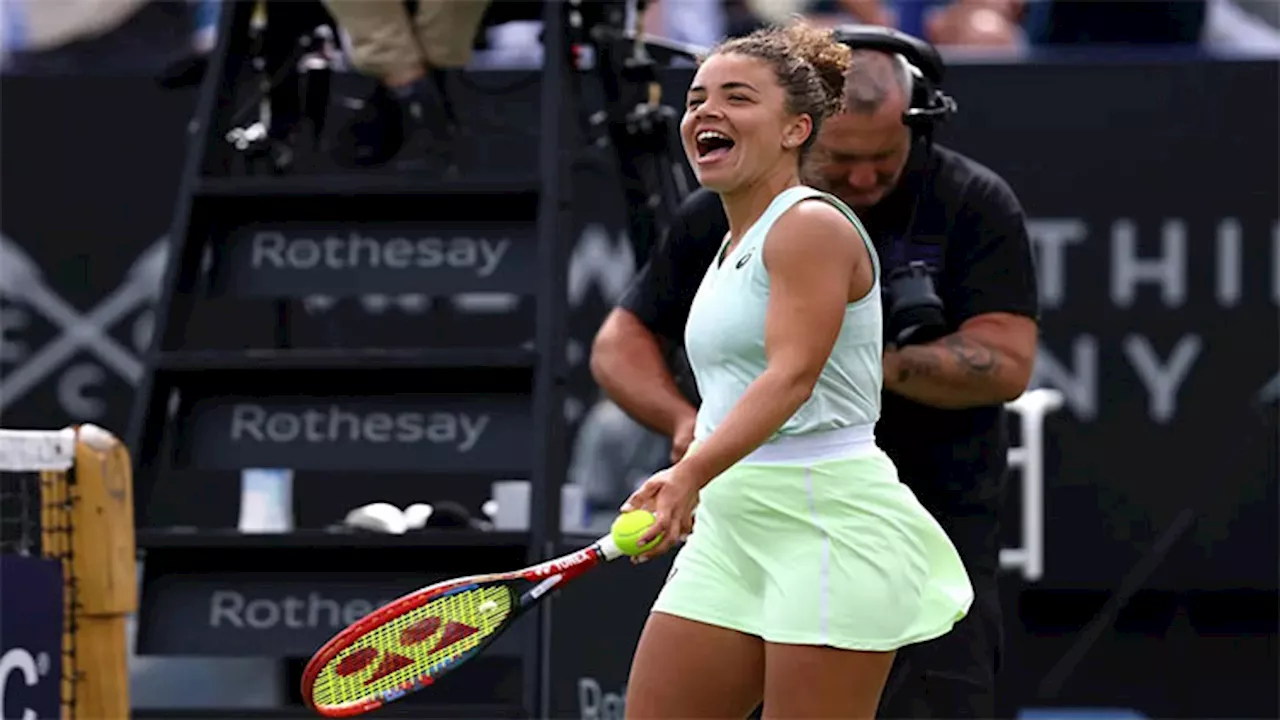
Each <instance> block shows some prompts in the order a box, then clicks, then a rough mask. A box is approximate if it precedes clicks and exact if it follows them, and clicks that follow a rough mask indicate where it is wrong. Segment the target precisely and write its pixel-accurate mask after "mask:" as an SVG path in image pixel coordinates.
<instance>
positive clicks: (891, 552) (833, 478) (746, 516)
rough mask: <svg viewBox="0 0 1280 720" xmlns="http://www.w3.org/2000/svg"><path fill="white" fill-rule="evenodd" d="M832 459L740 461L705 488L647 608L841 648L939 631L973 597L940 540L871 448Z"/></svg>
mask: <svg viewBox="0 0 1280 720" xmlns="http://www.w3.org/2000/svg"><path fill="white" fill-rule="evenodd" d="M843 454H844V455H852V456H851V457H849V456H846V457H835V458H831V457H830V453H826V457H821V456H820V457H819V459H817V460H815V461H809V462H799V461H797V458H794V457H792V458H788V459H787V461H785V462H755V461H753V459H752V457H749V458H747V460H744V461H743V462H741V463H739V464H737V465H735V466H734V467H732V468H730V469H729V470H728V471H727V472H725V473H724V474H723V475H721V476H720V477H717V478H716V479H715V480H713V481H712V482H711V483H709V484H708V485H707V486H706V487H705V488H703V490H702V493H701V496H700V502H699V506H698V509H697V511H696V514H695V523H694V529H693V534H692V535H691V536H690V537H689V539H688V541H687V542H686V543H685V545H684V546H683V548H682V549H681V550H680V552H679V554H678V555H677V556H676V559H675V561H674V564H673V567H672V570H671V574H670V576H668V578H667V582H666V584H665V585H664V586H663V588H662V591H661V593H659V595H658V598H657V600H656V601H655V603H654V605H653V610H654V611H656V612H662V613H667V614H670V615H676V616H678V617H682V618H687V619H689V620H694V621H697V622H702V623H707V624H710V625H716V626H719V627H725V628H730V629H733V630H737V631H740V632H744V633H747V634H750V635H755V636H758V637H760V638H763V639H764V640H766V641H768V642H774V643H786V644H796V645H825V646H830V647H836V648H843V649H847V650H869V651H887V650H894V649H897V648H900V647H902V646H904V645H910V644H912V643H918V642H923V641H925V640H931V639H933V638H936V637H939V636H941V635H944V634H946V633H947V632H948V631H950V630H951V627H952V626H953V625H954V624H955V623H956V622H957V621H959V620H960V619H961V618H963V617H964V616H965V614H966V613H967V612H968V610H969V605H970V603H971V602H972V601H973V589H972V587H971V586H970V584H969V577H968V574H967V573H966V572H965V568H964V564H963V563H962V562H961V560H960V556H959V555H958V554H957V553H956V549H955V547H954V546H953V545H952V544H951V540H950V539H949V538H948V537H947V535H946V533H945V532H944V531H943V529H942V528H941V527H940V526H939V525H938V522H937V521H936V520H935V519H934V518H933V516H932V515H930V514H929V512H928V511H926V510H925V509H924V507H923V506H921V505H920V503H919V501H918V500H916V497H915V495H914V494H913V493H912V492H911V490H910V488H908V487H907V486H906V485H904V484H902V483H901V482H899V480H898V474H897V470H896V469H895V468H894V465H893V462H892V461H891V460H890V459H889V457H888V456H887V455H885V454H884V453H883V452H882V451H881V450H880V449H879V448H877V447H875V446H874V444H873V443H871V444H867V445H864V446H863V447H861V448H859V449H858V450H857V452H852V453H843ZM775 456H776V454H775Z"/></svg>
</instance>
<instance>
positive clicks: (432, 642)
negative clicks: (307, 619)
mask: <svg viewBox="0 0 1280 720" xmlns="http://www.w3.org/2000/svg"><path fill="white" fill-rule="evenodd" d="M519 611H520V603H519V597H518V595H517V594H516V588H515V587H514V586H513V583H512V582H511V581H510V579H497V578H495V577H493V576H491V577H489V578H484V577H477V578H473V579H469V580H468V579H463V580H453V581H449V582H445V583H441V584H438V585H433V586H431V587H428V588H423V589H422V590H419V591H417V592H414V593H411V594H409V595H406V596H404V597H402V598H400V599H399V600H395V601H393V602H391V603H388V604H387V605H385V606H383V607H382V608H379V609H378V610H376V611H374V612H373V613H370V614H369V615H366V616H365V617H363V618H361V619H360V620H358V621H357V622H355V623H354V624H352V625H351V626H350V627H348V628H347V629H345V630H343V631H342V632H340V633H338V634H337V635H335V636H334V637H333V638H332V639H331V640H329V642H327V643H325V645H324V646H323V647H321V648H320V650H318V651H317V652H316V654H315V655H314V656H313V657H312V658H311V661H310V662H309V663H307V667H306V670H305V671H304V672H303V675H302V696H303V698H304V699H305V701H306V703H307V705H308V706H309V707H310V708H311V709H313V710H315V711H316V712H317V713H319V714H321V715H324V716H326V717H351V716H353V715H360V714H363V713H366V712H369V711H371V710H375V709H377V708H379V707H382V706H383V705H385V704H387V703H388V702H391V701H393V700H397V699H399V698H401V697H403V696H405V695H407V694H409V693H412V692H417V691H418V690H421V689H423V688H425V687H427V686H429V685H431V684H432V683H434V682H435V681H436V680H438V679H439V678H440V677H442V676H443V675H445V674H446V673H448V672H449V671H451V670H453V669H454V668H456V667H458V666H459V665H461V664H462V663H464V662H466V661H467V660H469V659H471V658H472V657H474V656H476V655H478V654H479V653H480V652H481V651H483V650H484V649H485V648H486V647H487V646H488V645H489V644H490V643H492V642H493V640H494V639H496V638H497V637H498V636H499V635H501V634H502V632H503V631H504V630H506V629H507V627H508V626H510V624H511V623H512V622H513V621H514V620H515V618H516V617H517V616H518V615H519V614H520V612H519Z"/></svg>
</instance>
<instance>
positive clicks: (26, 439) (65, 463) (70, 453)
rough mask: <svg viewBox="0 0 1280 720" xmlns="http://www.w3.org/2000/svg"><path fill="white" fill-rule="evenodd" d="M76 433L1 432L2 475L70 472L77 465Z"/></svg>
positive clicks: (71, 430) (50, 431) (73, 431)
mask: <svg viewBox="0 0 1280 720" xmlns="http://www.w3.org/2000/svg"><path fill="white" fill-rule="evenodd" d="M75 456H76V431H75V430H73V429H71V428H64V429H62V430H5V429H0V472H36V471H39V470H69V469H71V466H72V465H73V464H74V463H75Z"/></svg>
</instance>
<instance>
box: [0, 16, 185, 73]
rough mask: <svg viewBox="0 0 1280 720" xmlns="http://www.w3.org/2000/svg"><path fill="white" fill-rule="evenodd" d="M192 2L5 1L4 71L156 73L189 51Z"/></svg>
mask: <svg viewBox="0 0 1280 720" xmlns="http://www.w3.org/2000/svg"><path fill="white" fill-rule="evenodd" d="M193 14H194V9H193V6H192V4H191V3H189V2H185V1H183V2H174V1H172V0H169V1H163V0H0V54H2V55H3V58H4V70H5V72H13V73H25V74H56V73H67V74H85V73H95V74H116V73H126V74H127V73H134V72H142V73H148V74H150V73H154V72H156V71H157V70H159V69H160V68H162V67H164V66H165V65H166V64H167V63H169V62H172V60H173V58H174V57H177V56H179V55H181V54H183V53H186V52H189V49H190V44H191V28H192V16H193Z"/></svg>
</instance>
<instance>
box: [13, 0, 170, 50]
mask: <svg viewBox="0 0 1280 720" xmlns="http://www.w3.org/2000/svg"><path fill="white" fill-rule="evenodd" d="M146 4H147V0H3V1H2V2H0V48H3V50H4V52H5V54H8V53H10V52H39V51H41V50H49V49H52V48H56V47H60V46H62V45H66V44H67V43H71V42H74V41H76V40H82V39H85V38H92V37H97V36H99V35H103V34H106V33H108V32H110V31H112V30H114V29H116V28H117V27H120V25H122V24H123V23H124V22H125V21H126V20H128V19H129V18H130V17H132V16H133V14H134V13H136V12H138V10H139V9H141V8H142V6H143V5H146Z"/></svg>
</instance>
